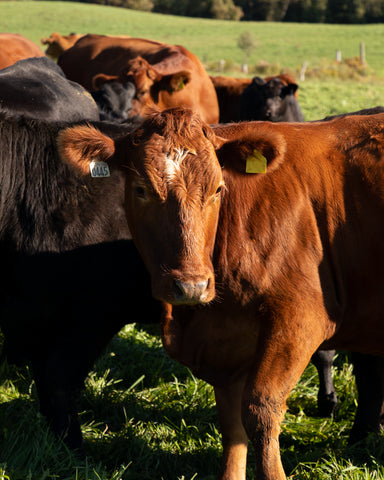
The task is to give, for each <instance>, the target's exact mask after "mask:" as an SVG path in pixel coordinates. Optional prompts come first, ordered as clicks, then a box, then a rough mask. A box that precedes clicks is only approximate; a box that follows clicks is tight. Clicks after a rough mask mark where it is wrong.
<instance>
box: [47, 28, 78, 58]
mask: <svg viewBox="0 0 384 480" xmlns="http://www.w3.org/2000/svg"><path fill="white" fill-rule="evenodd" d="M83 36H84V34H83V33H70V34H69V35H60V33H58V32H53V33H51V35H50V36H49V37H48V38H47V37H43V38H41V39H40V42H41V44H42V45H48V47H47V49H46V50H45V54H46V55H47V56H48V57H50V58H52V59H54V60H57V59H58V58H59V56H60V55H61V54H62V53H63V52H64V51H65V50H67V49H68V48H71V47H72V46H73V45H74V44H75V43H76V42H77V40H79V38H82V37H83Z"/></svg>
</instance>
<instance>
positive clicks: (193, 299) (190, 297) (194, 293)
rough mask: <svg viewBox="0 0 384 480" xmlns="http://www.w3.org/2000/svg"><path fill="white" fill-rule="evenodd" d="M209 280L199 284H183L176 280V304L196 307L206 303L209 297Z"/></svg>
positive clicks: (174, 291)
mask: <svg viewBox="0 0 384 480" xmlns="http://www.w3.org/2000/svg"><path fill="white" fill-rule="evenodd" d="M208 286H209V279H208V280H202V281H199V282H183V281H181V280H174V288H173V293H174V303H175V304H183V305H196V304H197V303H205V301H206V298H207V295H208Z"/></svg>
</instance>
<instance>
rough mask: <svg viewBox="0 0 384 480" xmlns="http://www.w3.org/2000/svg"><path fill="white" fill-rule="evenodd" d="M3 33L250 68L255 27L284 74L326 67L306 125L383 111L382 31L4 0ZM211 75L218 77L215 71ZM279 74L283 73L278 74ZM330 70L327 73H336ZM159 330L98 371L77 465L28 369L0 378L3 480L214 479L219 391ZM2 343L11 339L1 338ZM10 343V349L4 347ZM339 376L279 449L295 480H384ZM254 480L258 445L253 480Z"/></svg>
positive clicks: (302, 390) (378, 450)
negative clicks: (121, 42)
mask: <svg viewBox="0 0 384 480" xmlns="http://www.w3.org/2000/svg"><path fill="white" fill-rule="evenodd" d="M0 31H8V32H18V33H21V34H23V35H25V36H26V37H28V38H30V39H31V40H33V41H35V42H37V43H38V42H39V39H40V38H41V37H42V36H46V35H49V34H50V33H51V32H53V31H59V32H61V33H63V34H66V33H70V32H72V31H77V32H84V33H87V32H94V33H105V34H119V33H123V34H129V35H133V36H142V37H147V38H154V39H157V40H161V41H165V42H168V43H176V44H177V43H180V44H183V45H185V46H186V47H187V48H189V49H190V50H191V51H193V52H194V53H196V54H197V55H198V56H199V57H200V58H201V60H202V61H203V62H204V64H205V65H206V66H210V67H211V68H213V66H214V65H215V64H216V63H217V62H218V60H220V59H226V60H227V64H232V65H233V71H228V72H227V73H228V74H232V75H234V76H237V75H240V73H239V72H238V70H237V69H236V68H237V66H238V65H240V64H241V63H242V61H243V54H242V52H241V50H240V49H239V48H238V47H237V38H238V37H239V35H240V34H241V33H242V32H244V31H251V32H252V34H253V35H254V37H255V38H256V39H257V42H258V43H257V48H256V49H255V51H254V53H253V54H252V56H251V58H250V59H249V64H250V65H251V64H252V63H253V64H256V63H258V62H259V61H260V60H264V61H266V62H268V63H269V64H270V65H272V67H271V68H274V69H275V73H279V71H280V70H281V69H285V68H288V69H292V70H293V71H298V69H299V68H300V66H301V65H302V62H303V61H308V62H309V68H312V67H313V68H315V67H316V68H318V69H320V70H323V75H322V78H321V79H316V78H311V77H308V78H307V79H306V80H305V81H302V82H299V84H300V90H299V99H300V105H301V107H302V109H303V112H304V115H305V118H306V119H307V120H315V119H319V118H322V117H324V116H326V115H331V114H337V113H343V112H348V111H353V110H358V109H361V108H368V107H371V106H375V105H380V104H384V101H383V99H384V62H382V39H383V34H384V26H383V25H369V26H364V25H354V26H338V25H332V26H330V25H306V24H278V23H260V22H251V23H234V22H225V21H213V20H201V19H186V18H182V17H169V16H165V15H155V14H148V13H142V12H136V11H132V10H124V9H119V8H113V7H104V6H97V5H87V4H77V3H71V2H31V1H28V2H0ZM361 41H364V42H365V44H366V50H367V61H368V64H369V69H370V70H369V72H368V73H369V75H367V76H366V77H362V76H361V77H358V79H356V77H354V78H348V77H347V78H340V75H339V72H338V71H337V72H336V73H335V71H334V68H335V66H334V64H333V63H332V62H333V58H334V55H335V50H336V49H340V50H341V51H342V54H343V57H344V58H345V57H354V56H356V55H358V48H359V43H360V42H361ZM211 73H217V72H215V71H214V69H213V70H212V71H211ZM272 73H273V72H272ZM327 74H328V76H326V75H327ZM158 333H159V332H158V327H157V326H151V327H146V328H140V327H139V326H135V325H127V326H126V327H125V328H124V329H123V330H122V331H121V332H120V334H119V335H117V336H116V337H115V338H114V339H113V341H112V342H111V344H110V346H109V349H108V351H107V352H106V353H105V354H104V355H103V356H102V357H101V358H100V359H99V361H98V362H97V364H96V365H95V367H94V369H93V371H92V372H90V374H89V376H88V379H87V382H86V386H85V389H84V390H83V394H82V399H81V421H82V427H83V434H84V437H85V439H86V457H85V458H77V457H76V456H75V455H73V453H71V452H70V451H68V450H67V449H66V447H65V446H64V445H63V444H62V443H60V442H58V441H57V440H56V439H54V438H53V436H52V434H51V432H50V430H49V428H48V426H47V424H46V421H45V419H44V418H43V417H42V416H41V415H40V414H39V413H38V401H37V397H36V391H35V386H34V382H33V379H32V377H31V373H30V371H29V369H28V368H23V369H15V368H13V367H11V366H4V367H2V369H1V371H0V480H5V479H10V480H29V479H30V480H43V479H60V480H118V479H123V480H139V479H140V480H161V479H164V480H178V479H180V480H181V479H182V480H192V479H193V480H213V479H215V478H216V474H217V472H218V469H219V462H220V455H221V439H220V433H219V431H218V430H219V427H218V422H217V413H216V409H215V401H214V395H213V390H212V387H210V386H209V385H207V384H205V383H204V382H203V381H201V380H199V379H196V378H195V377H194V376H193V375H192V374H191V373H190V371H189V370H188V369H186V368H184V367H182V366H181V365H180V364H178V363H176V362H174V361H172V360H171V359H170V358H169V357H168V356H167V355H166V354H165V353H164V351H163V349H162V346H161V342H160V340H159V336H158ZM0 343H1V340H0ZM0 347H1V345H0ZM334 380H335V384H336V388H337V394H338V397H339V401H340V407H339V410H338V413H337V415H336V417H335V418H334V419H322V418H318V417H316V396H317V381H318V380H317V375H316V371H315V368H314V367H313V366H312V365H309V366H308V368H307V369H306V371H305V373H304V374H303V376H302V378H301V380H300V382H299V384H298V385H297V387H296V388H295V390H294V391H293V392H292V394H291V396H290V398H289V402H288V412H287V414H286V416H285V419H284V422H283V425H282V434H281V438H280V440H281V451H282V459H283V464H284V466H285V469H286V472H287V475H289V478H290V479H293V480H309V479H310V480H335V479H337V480H379V479H380V480H383V479H384V467H383V464H384V438H383V437H382V436H379V437H375V436H373V437H372V438H370V439H369V441H368V444H367V445H360V446H358V447H354V448H352V447H349V446H348V445H347V439H348V433H349V430H350V428H351V425H352V422H353V418H354V414H355V409H356V402H357V399H356V388H355V383H354V378H353V375H352V370H351V367H350V366H349V364H348V363H347V362H346V361H345V358H344V356H342V355H341V354H340V355H339V356H338V358H337V360H336V362H335V367H334ZM253 473H254V459H253V453H252V449H250V454H249V461H248V478H249V479H250V478H252V477H253Z"/></svg>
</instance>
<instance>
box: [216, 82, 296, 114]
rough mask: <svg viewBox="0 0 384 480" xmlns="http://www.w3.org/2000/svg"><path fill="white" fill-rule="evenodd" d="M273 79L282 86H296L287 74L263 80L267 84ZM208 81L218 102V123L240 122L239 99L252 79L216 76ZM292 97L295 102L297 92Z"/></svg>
mask: <svg viewBox="0 0 384 480" xmlns="http://www.w3.org/2000/svg"><path fill="white" fill-rule="evenodd" d="M273 78H278V79H280V80H281V81H282V82H283V84H284V85H289V84H296V80H295V79H294V78H293V77H292V76H291V75H289V74H287V73H282V74H280V75H274V76H270V77H265V78H264V80H265V81H266V82H268V81H269V80H271V79H273ZM210 79H211V81H212V83H213V85H214V87H215V90H216V94H217V100H218V102H219V111H220V122H221V123H229V122H237V121H239V120H242V118H239V99H240V96H241V94H242V93H243V92H244V90H245V89H246V88H247V87H249V85H251V83H252V78H233V77H224V76H221V75H218V76H210ZM294 96H295V98H296V100H297V98H298V93H297V90H296V92H295V93H294Z"/></svg>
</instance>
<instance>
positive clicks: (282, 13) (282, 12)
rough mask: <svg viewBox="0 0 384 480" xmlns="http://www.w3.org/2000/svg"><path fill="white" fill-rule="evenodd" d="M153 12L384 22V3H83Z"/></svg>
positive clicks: (96, 0) (337, 0) (191, 0)
mask: <svg viewBox="0 0 384 480" xmlns="http://www.w3.org/2000/svg"><path fill="white" fill-rule="evenodd" d="M80 1H83V2H88V3H99V4H103V5H114V6H119V7H125V8H131V9H134V10H145V11H149V12H157V13H164V14H170V15H183V16H186V17H201V18H216V19H221V20H244V21H247V20H248V21H249V20H253V21H272V22H273V21H276V22H309V23H344V24H351V23H382V22H384V0H200V1H196V0H80Z"/></svg>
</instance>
